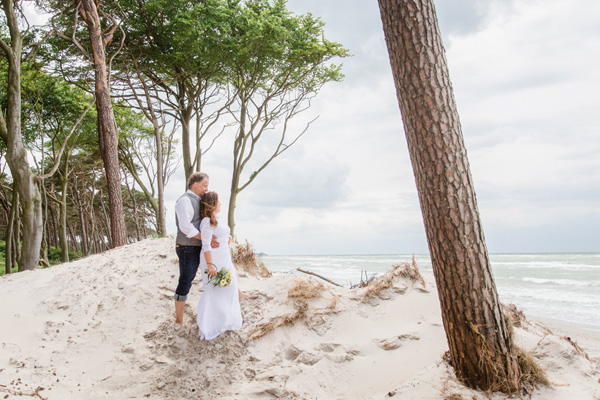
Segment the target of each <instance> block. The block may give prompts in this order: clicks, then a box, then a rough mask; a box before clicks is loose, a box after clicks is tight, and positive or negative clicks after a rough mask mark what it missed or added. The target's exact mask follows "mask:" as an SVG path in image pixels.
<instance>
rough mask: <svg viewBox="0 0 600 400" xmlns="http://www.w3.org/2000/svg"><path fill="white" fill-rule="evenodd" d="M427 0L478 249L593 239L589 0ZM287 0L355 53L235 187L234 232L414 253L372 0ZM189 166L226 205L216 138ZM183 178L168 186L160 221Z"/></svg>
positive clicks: (590, 246)
mask: <svg viewBox="0 0 600 400" xmlns="http://www.w3.org/2000/svg"><path fill="white" fill-rule="evenodd" d="M435 4H436V8H437V13H438V18H439V23H440V28H441V31H442V35H443V40H444V45H445V48H446V56H447V59H448V64H449V69H450V78H451V80H452V84H453V88H454V94H455V97H456V101H457V104H458V111H459V114H460V119H461V123H462V130H463V135H464V138H465V142H466V146H467V152H468V157H469V161H470V164H471V173H472V175H473V178H474V181H475V191H476V193H477V201H478V206H479V211H480V213H481V217H482V221H483V227H484V232H485V236H486V241H487V245H488V250H489V251H490V252H491V253H510V252H519V253H523V252H526V253H527V252H531V253H533V252H600V140H599V139H600V107H599V105H600V104H599V103H600V102H599V100H598V98H599V96H600V67H599V65H600V2H598V1H597V0H543V1H542V0H514V1H511V0H504V1H501V0H498V1H495V0H468V1H467V0H439V1H436V2H435ZM288 7H289V9H290V10H292V11H293V12H295V13H299V14H304V13H307V12H311V13H312V14H313V15H315V16H317V17H320V18H321V19H322V20H323V21H324V22H325V23H326V26H325V34H326V37H327V38H328V39H329V40H333V41H336V42H339V43H342V44H343V45H344V46H345V47H346V48H348V49H349V50H350V53H351V54H353V57H351V58H346V59H343V60H342V61H341V62H342V63H343V64H344V66H343V72H344V74H345V76H346V77H345V79H344V81H343V82H341V83H330V84H329V85H327V86H326V87H325V88H324V89H323V90H322V92H321V93H320V94H319V95H318V96H317V98H316V99H315V101H314V102H313V106H312V107H311V108H310V109H309V110H308V111H306V112H305V114H304V115H303V116H302V117H301V118H303V119H304V120H308V119H312V118H314V117H315V116H317V115H318V116H319V118H318V119H317V121H316V122H315V123H314V124H313V125H312V126H311V128H310V131H309V132H308V133H307V134H306V135H305V136H304V137H303V138H302V139H301V140H300V141H299V142H298V143H297V144H296V145H295V146H294V147H293V148H292V149H291V150H289V151H288V152H286V153H284V155H283V156H282V157H280V158H278V159H276V160H275V161H274V162H273V163H272V164H271V166H269V167H268V168H267V169H266V170H265V171H264V172H263V173H261V174H260V175H259V176H258V178H257V179H256V180H255V182H254V183H252V185H251V186H250V187H249V188H248V189H246V190H245V191H243V192H242V193H241V194H240V195H239V198H238V207H237V210H236V222H237V226H236V234H237V237H238V239H241V240H242V241H243V240H245V239H247V240H248V241H250V242H251V243H252V244H253V245H254V247H255V249H256V250H257V251H261V252H265V253H267V254H273V255H275V254H277V255H295V254H425V253H427V252H428V250H427V241H426V238H425V232H424V228H423V220H422V217H421V211H420V208H419V203H418V198H417V192H416V186H415V181H414V175H413V172H412V167H411V164H410V160H409V157H408V149H407V145H406V139H405V136H404V130H403V126H402V118H401V115H400V111H399V108H398V102H397V99H396V93H395V88H394V84H393V81H392V74H391V69H390V65H389V59H388V55H387V49H386V46H385V42H384V36H383V29H382V25H381V18H380V15H379V8H378V5H377V2H376V1H374V0H370V1H367V0H291V1H289V2H288ZM300 121H301V120H299V121H298V122H300ZM202 169H203V171H204V172H207V173H208V174H209V175H210V177H211V179H210V189H212V190H216V191H217V192H218V193H219V195H220V197H221V201H222V203H223V208H224V212H223V216H224V217H226V211H225V210H226V205H227V202H228V197H229V186H230V176H231V147H230V145H229V143H227V142H225V141H223V142H221V144H220V146H219V147H217V148H216V149H215V150H214V151H212V152H211V153H209V154H207V156H206V157H205V159H204V161H203V166H202ZM183 179H184V178H183V172H178V173H177V174H176V175H175V176H173V178H172V179H171V181H170V183H169V185H168V187H167V191H168V193H169V201H168V202H167V217H168V225H169V231H170V232H174V231H175V225H174V216H173V214H174V211H173V206H174V201H175V199H176V198H177V197H178V196H179V195H180V194H181V188H182V187H183V183H182V182H183Z"/></svg>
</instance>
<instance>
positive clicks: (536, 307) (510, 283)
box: [260, 253, 600, 330]
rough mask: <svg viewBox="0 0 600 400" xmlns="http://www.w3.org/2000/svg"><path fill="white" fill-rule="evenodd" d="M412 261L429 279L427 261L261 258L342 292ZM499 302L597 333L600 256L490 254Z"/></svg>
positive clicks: (281, 271) (273, 268) (278, 268)
mask: <svg viewBox="0 0 600 400" xmlns="http://www.w3.org/2000/svg"><path fill="white" fill-rule="evenodd" d="M413 257H414V259H415V262H416V263H417V266H418V267H419V270H420V271H421V273H422V274H430V275H433V270H432V267H431V259H430V258H429V255H423V254H417V255H414V256H413V255H329V256H324V255H318V256H271V255H261V256H260V261H262V262H263V263H264V264H265V266H266V267H267V268H268V269H269V270H270V271H272V272H273V273H274V274H288V273H290V272H292V271H294V270H296V269H297V268H302V269H304V270H307V271H311V272H315V273H317V274H320V275H322V276H324V277H326V278H328V279H331V280H332V281H334V282H337V283H339V284H341V285H344V286H350V285H353V284H358V283H359V282H360V281H361V279H366V278H365V277H366V276H368V277H371V276H372V275H374V274H375V275H381V274H383V273H385V272H386V271H387V270H388V269H389V268H390V267H392V266H393V265H396V264H399V263H402V262H411V261H412V259H413ZM490 262H491V265H492V271H493V274H494V280H495V282H496V289H497V290H498V296H499V297H500V301H501V302H502V303H504V304H514V305H516V306H517V308H518V309H520V310H521V311H523V312H524V313H525V314H526V315H529V316H537V317H541V318H547V319H550V320H554V321H558V322H563V323H568V324H574V325H577V326H580V327H583V328H588V329H593V330H600V253H542V254H490Z"/></svg>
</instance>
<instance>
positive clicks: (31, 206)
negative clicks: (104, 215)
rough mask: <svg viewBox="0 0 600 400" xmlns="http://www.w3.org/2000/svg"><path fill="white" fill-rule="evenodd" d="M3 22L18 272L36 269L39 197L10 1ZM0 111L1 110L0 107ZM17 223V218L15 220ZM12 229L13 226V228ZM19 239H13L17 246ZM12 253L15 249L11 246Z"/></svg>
mask: <svg viewBox="0 0 600 400" xmlns="http://www.w3.org/2000/svg"><path fill="white" fill-rule="evenodd" d="M2 9H3V11H4V14H5V15H6V24H7V26H8V28H9V31H10V46H9V45H8V44H7V43H6V42H4V41H3V40H1V39H0V48H1V49H2V50H3V52H4V54H5V56H6V60H7V62H8V104H7V109H6V120H5V119H4V115H1V116H0V125H1V126H0V136H1V137H2V139H3V140H4V141H5V142H6V147H7V150H6V161H7V163H8V166H9V167H10V172H11V174H12V177H13V181H14V186H13V189H14V190H16V191H18V193H19V197H20V200H21V206H22V214H21V223H22V224H23V244H22V248H21V252H20V259H19V271H23V270H31V269H35V268H37V266H38V264H39V259H40V247H41V244H42V233H43V231H42V229H43V227H42V198H41V195H40V191H39V188H38V186H37V184H36V182H35V179H34V178H35V175H34V174H33V172H31V168H30V167H29V162H28V161H27V152H26V151H25V148H24V147H23V142H22V138H21V54H22V44H23V41H22V38H21V32H20V31H19V26H18V21H17V17H16V14H15V9H14V2H13V1H12V0H2ZM0 114H2V110H0ZM16 225H17V226H18V220H17V222H16ZM15 230H16V229H15ZM18 244H19V242H18V241H17V242H16V245H17V246H18ZM14 250H15V253H16V252H17V251H18V249H16V248H15V249H14Z"/></svg>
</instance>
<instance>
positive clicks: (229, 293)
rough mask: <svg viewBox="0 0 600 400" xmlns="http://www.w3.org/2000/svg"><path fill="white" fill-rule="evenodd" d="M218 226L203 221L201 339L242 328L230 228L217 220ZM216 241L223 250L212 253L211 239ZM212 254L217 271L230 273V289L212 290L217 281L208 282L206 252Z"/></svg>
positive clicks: (207, 220)
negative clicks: (230, 246) (224, 270)
mask: <svg viewBox="0 0 600 400" xmlns="http://www.w3.org/2000/svg"><path fill="white" fill-rule="evenodd" d="M217 221H218V224H217V226H212V225H211V224H210V219H209V218H203V219H202V221H201V222H200V232H201V234H202V253H201V254H200V268H199V269H200V271H201V276H202V283H203V284H204V293H202V297H200V301H199V302H198V316H197V321H198V329H199V334H200V339H204V340H212V339H214V338H216V337H217V336H219V335H220V334H221V333H223V332H225V331H236V330H238V329H240V328H241V327H242V310H241V308H240V300H239V297H238V280H237V274H236V272H235V268H234V267H233V262H232V261H231V253H230V252H229V246H228V245H227V244H228V241H229V226H227V224H225V223H223V221H221V218H217ZM213 235H215V236H216V237H217V241H218V242H219V244H220V246H219V247H217V248H215V249H213V248H211V247H210V242H211V238H212V236H213ZM205 250H207V251H210V252H211V253H212V263H213V264H214V265H215V268H216V269H217V271H219V270H220V269H221V268H227V269H229V270H230V271H231V283H230V284H229V285H228V286H225V287H220V286H213V282H214V279H215V278H213V280H212V281H211V282H208V277H209V275H208V273H206V272H205V271H206V270H207V269H208V265H207V264H206V258H205V257H204V251H205Z"/></svg>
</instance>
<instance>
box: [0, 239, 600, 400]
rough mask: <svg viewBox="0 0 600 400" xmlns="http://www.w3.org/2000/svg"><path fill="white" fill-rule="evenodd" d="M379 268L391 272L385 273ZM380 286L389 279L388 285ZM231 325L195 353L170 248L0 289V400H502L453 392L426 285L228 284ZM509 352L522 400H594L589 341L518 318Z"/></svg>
mask: <svg viewBox="0 0 600 400" xmlns="http://www.w3.org/2000/svg"><path fill="white" fill-rule="evenodd" d="M390 267H392V266H391V265H390ZM390 274H392V273H390ZM239 275H240V286H241V288H242V289H243V290H244V291H246V292H249V293H254V294H257V295H258V298H257V299H251V300H243V301H242V313H243V318H244V325H243V328H242V329H241V330H240V331H237V332H227V333H226V334H223V335H221V336H220V337H218V338H217V339H215V340H213V341H211V342H206V341H200V340H199V338H198V335H197V329H196V325H195V313H196V311H195V310H196V304H197V302H198V300H199V298H200V296H201V293H202V284H201V282H200V281H199V280H197V281H196V282H195V283H194V286H193V288H192V291H191V293H190V296H189V299H188V306H187V308H186V313H185V314H186V315H185V324H184V326H183V327H180V326H179V325H176V324H175V323H174V316H173V300H172V294H173V290H174V288H175V286H176V281H177V277H178V265H177V256H176V255H175V251H174V239H172V238H165V239H148V240H145V241H142V242H139V243H135V244H131V245H127V246H123V247H120V248H117V249H114V250H111V251H108V252H106V253H103V254H99V255H94V256H90V257H87V258H85V259H81V260H77V261H74V262H71V263H67V264H63V265H59V266H56V267H52V268H50V269H44V270H36V271H30V272H22V273H18V274H14V275H9V276H5V277H1V278H0V304H2V306H1V307H0V321H1V327H2V328H1V329H0V346H1V350H0V397H1V398H5V399H17V398H19V399H22V398H39V399H56V400H59V399H61V400H62V399H384V398H392V399H453V400H459V399H504V398H507V396H505V395H502V394H500V393H493V394H490V393H483V392H480V391H476V390H472V389H468V388H466V387H464V386H463V385H462V384H460V383H459V382H458V381H457V379H456V378H455V376H454V373H453V370H452V368H451V367H450V366H449V365H448V363H447V361H446V358H445V356H444V354H445V352H446V351H447V343H446V337H445V333H444V330H443V327H442V321H441V315H440V309H439V302H438V298H437V293H436V288H435V283H434V280H433V277H432V276H424V278H425V282H424V283H425V284H424V285H423V284H422V283H421V282H419V281H416V282H415V281H413V280H411V279H409V278H406V277H403V276H401V274H399V273H397V274H396V275H395V276H392V275H393V274H392V275H390V276H389V278H390V279H391V281H392V282H393V286H392V287H391V288H389V289H386V290H383V291H380V292H378V293H377V294H374V295H369V287H366V288H361V289H349V288H343V287H337V286H333V285H330V284H328V283H327V282H325V281H323V280H321V279H319V278H317V277H313V276H309V275H306V274H301V273H298V274H289V275H277V276H273V277H269V278H259V277H254V276H251V275H249V274H248V273H246V272H242V271H240V273H239ZM519 325H520V326H516V327H515V342H516V344H517V345H518V346H520V347H521V348H523V349H525V350H526V351H528V352H529V353H530V354H531V355H533V357H534V358H535V360H536V361H537V362H538V364H539V365H540V366H541V367H543V368H544V369H545V371H546V374H547V376H548V379H549V380H550V382H551V384H550V385H549V386H543V387H538V388H537V389H535V391H534V392H533V393H532V394H531V396H530V398H531V399H535V400H542V399H543V400H558V399H577V400H580V399H583V400H585V399H590V400H598V399H600V331H592V330H585V329H582V328H577V327H574V326H570V325H564V324H561V323H557V322H554V321H549V320H541V319H534V318H526V319H525V320H523V321H521V323H520V324H519Z"/></svg>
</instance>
